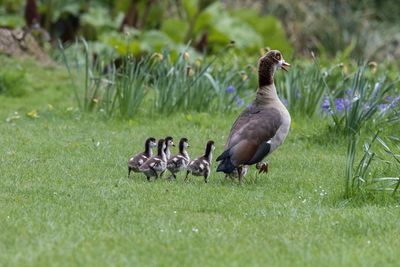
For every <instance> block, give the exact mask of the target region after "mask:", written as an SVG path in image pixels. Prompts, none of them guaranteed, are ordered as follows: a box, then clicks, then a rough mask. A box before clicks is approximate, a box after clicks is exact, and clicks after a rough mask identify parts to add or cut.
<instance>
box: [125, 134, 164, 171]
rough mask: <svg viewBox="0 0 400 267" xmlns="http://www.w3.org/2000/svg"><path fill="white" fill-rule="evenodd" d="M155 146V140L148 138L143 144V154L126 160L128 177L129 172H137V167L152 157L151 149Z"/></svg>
mask: <svg viewBox="0 0 400 267" xmlns="http://www.w3.org/2000/svg"><path fill="white" fill-rule="evenodd" d="M156 145H157V143H156V139H155V138H154V137H149V138H147V139H146V142H145V143H144V152H142V153H139V154H137V155H136V156H132V157H131V158H130V159H129V160H128V177H130V175H131V171H133V172H139V167H140V166H141V165H142V164H143V163H145V161H146V160H148V159H149V158H150V157H151V156H153V151H152V148H153V147H155V146H156Z"/></svg>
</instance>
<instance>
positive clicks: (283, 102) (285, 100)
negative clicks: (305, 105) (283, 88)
mask: <svg viewBox="0 0 400 267" xmlns="http://www.w3.org/2000/svg"><path fill="white" fill-rule="evenodd" d="M281 102H282V104H283V105H284V106H285V107H288V105H289V101H288V100H287V99H285V98H281Z"/></svg>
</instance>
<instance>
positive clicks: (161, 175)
mask: <svg viewBox="0 0 400 267" xmlns="http://www.w3.org/2000/svg"><path fill="white" fill-rule="evenodd" d="M164 172H165V170H163V171H162V172H161V173H160V179H161V178H162V177H163V175H164Z"/></svg>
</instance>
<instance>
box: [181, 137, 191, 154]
mask: <svg viewBox="0 0 400 267" xmlns="http://www.w3.org/2000/svg"><path fill="white" fill-rule="evenodd" d="M188 147H189V141H188V139H187V138H186V137H183V138H181V140H180V141H179V151H183V150H185V149H186V148H188Z"/></svg>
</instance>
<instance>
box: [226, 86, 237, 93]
mask: <svg viewBox="0 0 400 267" xmlns="http://www.w3.org/2000/svg"><path fill="white" fill-rule="evenodd" d="M225 92H227V93H228V94H233V93H234V92H235V87H233V85H229V86H228V87H226V89H225Z"/></svg>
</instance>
